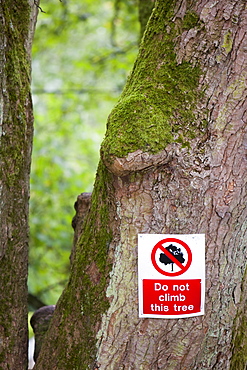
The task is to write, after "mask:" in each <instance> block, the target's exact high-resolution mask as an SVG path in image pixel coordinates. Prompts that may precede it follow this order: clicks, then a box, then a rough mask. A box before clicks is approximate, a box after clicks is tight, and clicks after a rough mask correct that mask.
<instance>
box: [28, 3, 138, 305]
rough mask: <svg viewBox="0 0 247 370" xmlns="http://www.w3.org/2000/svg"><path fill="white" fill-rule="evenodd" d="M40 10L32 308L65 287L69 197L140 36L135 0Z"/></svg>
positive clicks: (81, 178) (90, 178)
mask: <svg viewBox="0 0 247 370" xmlns="http://www.w3.org/2000/svg"><path fill="white" fill-rule="evenodd" d="M40 7H41V8H40V13H39V17H38V23H37V28H36V33H35V39H34V45H33V82H32V93H33V102H34V116H35V136H34V147H33V159H32V172H31V200H30V262H29V293H30V294H29V298H30V299H29V306H30V310H31V311H33V310H35V309H37V308H38V307H39V306H41V305H43V304H45V305H51V304H55V303H56V302H57V299H58V297H59V295H60V294H61V292H62V289H63V287H64V285H65V284H66V281H67V278H68V274H69V255H70V250H71V246H72V241H73V229H72V227H71V221H72V218H73V216H74V214H75V211H74V207H73V206H74V202H75V201H76V198H77V196H78V195H79V194H80V193H82V192H90V191H91V190H92V187H93V182H94V176H95V171H96V167H97V164H98V160H99V147H100V143H101V141H102V138H103V135H104V132H105V125H106V120H107V116H108V115H109V113H110V112H111V110H112V108H113V106H114V104H115V103H116V101H117V99H118V97H119V95H120V93H121V91H122V89H123V86H124V84H125V81H126V78H127V75H128V74H129V72H130V70H131V68H132V66H133V64H134V60H135V58H136V54H137V51H138V41H139V22H138V4H137V0H108V1H107V0H62V1H59V0H42V1H41V3H40ZM41 10H42V11H41Z"/></svg>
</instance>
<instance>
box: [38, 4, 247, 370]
mask: <svg viewBox="0 0 247 370" xmlns="http://www.w3.org/2000/svg"><path fill="white" fill-rule="evenodd" d="M246 23H247V9H246V3H245V1H237V0H235V1H230V0H224V1H223V0H220V1H218V2H213V1H208V0H201V1H184V0H183V1H162V0H160V1H158V2H157V3H156V8H155V10H154V11H153V13H152V17H151V19H150V21H149V23H148V28H147V30H146V32H145V37H144V39H143V41H142V45H141V47H140V52H139V56H138V58H137V61H136V63H135V66H134V69H133V72H132V74H131V76H130V78H129V80H128V82H127V85H126V87H125V89H124V91H123V93H122V95H121V97H120V100H119V103H118V104H117V105H116V107H115V108H114V109H113V111H112V113H111V114H110V116H109V120H108V123H107V132H106V136H105V139H104V142H103V144H102V147H101V158H102V159H101V161H100V165H99V169H98V175H97V177H96V181H95V188H94V191H93V194H92V204H91V207H90V209H89V212H88V214H87V216H86V218H85V221H84V223H83V232H82V236H81V238H80V241H79V242H78V244H77V250H76V256H75V260H74V262H73V266H72V273H71V278H70V282H69V284H68V286H67V288H66V289H65V291H64V293H63V295H62V297H61V299H60V301H59V302H58V305H57V309H56V311H55V315H54V319H53V324H52V325H51V327H50V331H49V333H48V336H47V338H46V346H45V347H43V348H42V350H41V353H40V357H39V360H38V362H37V365H36V366H35V369H36V370H37V369H38V370H39V369H40V370H41V369H44V368H49V366H50V368H52V369H59V370H61V369H71V368H75V369H80V370H82V369H88V368H92V369H94V368H98V369H100V370H105V369H112V370H115V369H124V368H129V369H136V370H139V369H144V370H151V369H152V370H155V369H166V370H174V369H184V368H186V369H194V370H199V369H218V370H219V369H222V370H223V369H224V370H226V369H230V368H231V369H234V370H235V369H237V368H238V367H237V366H240V368H241V369H244V368H245V367H244V366H245V364H246V358H245V347H246V335H245V334H244V331H245V327H246V325H245V323H246V316H245V315H246V314H245V313H244V305H245V303H244V302H245V301H246V289H245V284H244V281H245V269H246V258H245V255H246V219H247V218H246V216H247V215H246V212H247V211H246V206H245V205H246V190H245V189H246V162H247V160H246V143H247V141H246V140H247V132H246V119H247V115H246V111H247V107H246V101H247V100H246V95H247V94H246V93H247V88H246V73H247V72H246V31H245V30H246V29H247V27H246V26H247V24H246ZM138 233H165V234H192V233H205V234H206V243H207V245H206V314H205V316H203V317H194V318H187V319H181V320H161V319H140V318H139V317H138V302H137V299H138V298H137V297H138V295H137V248H136V244H137V234H138ZM234 318H235V320H234ZM47 346H48V348H47ZM241 346H243V350H240V347H241ZM231 359H232V361H231Z"/></svg>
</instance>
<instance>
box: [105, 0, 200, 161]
mask: <svg viewBox="0 0 247 370" xmlns="http://www.w3.org/2000/svg"><path fill="white" fill-rule="evenodd" d="M173 9H174V1H171V0H170V1H167V2H166V4H165V5H164V2H160V3H159V4H158V5H157V7H156V8H155V10H154V12H153V14H152V17H151V19H150V21H149V27H148V30H147V31H146V33H145V37H144V40H143V42H142V44H141V47H140V52H139V56H138V58H137V62H136V64H135V66H134V69H133V71H132V74H131V76H130V78H129V80H128V82H127V85H126V87H125V89H124V91H123V93H122V95H121V97H120V100H119V102H118V104H117V105H116V106H115V108H114V109H113V111H112V113H111V114H110V116H109V119H108V123H107V133H106V136H105V139H104V141H103V144H102V148H101V153H102V157H103V158H104V159H105V160H106V161H107V162H109V161H111V160H113V159H114V157H125V156H127V155H128V153H130V152H134V151H136V150H138V149H141V150H142V151H143V152H149V153H153V154H154V153H157V152H159V151H161V150H162V149H164V148H165V147H166V145H167V144H169V143H171V142H174V141H177V142H182V144H183V145H185V146H187V145H188V143H189V141H190V140H191V139H192V138H194V137H196V136H198V134H199V135H200V133H201V132H202V131H203V130H204V128H205V121H204V120H200V119H199V118H198V116H197V115H196V113H195V108H196V106H197V104H198V101H199V100H200V99H201V98H202V96H203V93H202V92H201V91H200V90H199V89H198V86H199V78H200V76H201V74H202V72H201V69H200V66H199V65H192V64H191V63H189V62H186V61H183V62H182V63H180V64H179V63H178V62H177V58H176V51H175V42H176V38H177V37H178V36H179V35H180V34H181V32H183V31H184V30H187V29H188V28H190V27H195V26H196V25H197V24H198V26H199V22H198V17H197V15H196V14H195V13H193V12H187V13H186V14H185V17H184V19H182V21H181V22H179V26H178V23H177V22H176V20H174V11H173ZM180 23H181V24H180Z"/></svg>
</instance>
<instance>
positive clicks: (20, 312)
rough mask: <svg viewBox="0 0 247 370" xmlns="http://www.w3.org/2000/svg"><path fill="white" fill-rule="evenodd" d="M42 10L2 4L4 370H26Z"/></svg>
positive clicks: (28, 4)
mask: <svg viewBox="0 0 247 370" xmlns="http://www.w3.org/2000/svg"><path fill="white" fill-rule="evenodd" d="M36 13H37V7H36V6H35V5H34V3H33V1H31V0H30V1H28V0H20V1H17V2H13V1H7V0H0V369H18V370H19V369H20V370H21V369H26V368H27V343H28V331H27V267H28V200H29V173H30V160H31V148H32V134H33V116H32V103H31V98H30V78H31V77H30V64H31V63H30V53H31V43H32V36H33V31H34V25H35V20H36Z"/></svg>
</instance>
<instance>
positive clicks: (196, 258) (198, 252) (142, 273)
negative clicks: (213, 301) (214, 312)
mask: <svg viewBox="0 0 247 370" xmlns="http://www.w3.org/2000/svg"><path fill="white" fill-rule="evenodd" d="M167 238H176V239H180V240H182V241H184V242H185V243H187V244H188V245H189V247H190V248H191V249H192V263H191V266H190V267H189V269H188V270H187V271H185V272H184V273H183V274H182V275H180V276H174V277H170V276H164V275H162V274H161V273H159V272H158V271H157V270H156V269H155V268H154V266H153V265H152V262H151V252H152V249H153V247H154V246H155V245H156V244H157V243H158V242H159V241H160V240H162V239H167ZM195 243H199V245H200V246H199V247H196V246H195ZM145 245H146V248H145ZM144 248H145V249H147V251H146V250H145V251H144V250H143V249H144ZM143 252H144V253H143ZM146 253H147V256H148V257H149V258H146V257H144V256H146ZM144 259H145V260H144ZM143 261H144V262H145V264H144V266H143ZM143 279H159V280H174V279H176V280H179V279H181V280H184V279H201V311H200V312H196V313H191V314H181V315H167V314H165V313H164V315H157V314H144V313H143ZM138 298H139V317H140V318H154V319H181V318H190V317H195V316H202V315H204V314H205V310H204V306H205V234H138Z"/></svg>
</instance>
